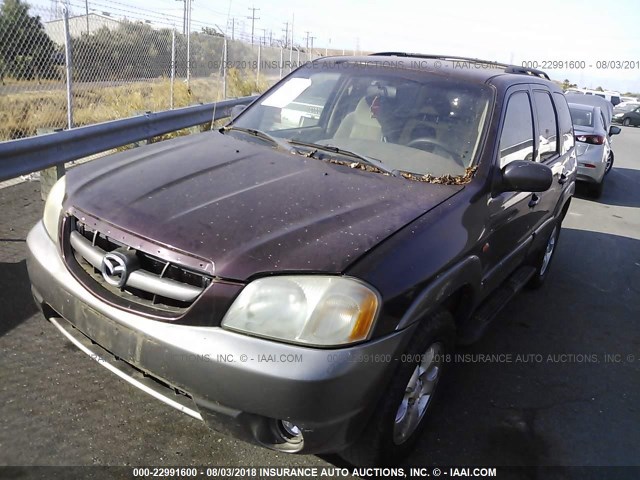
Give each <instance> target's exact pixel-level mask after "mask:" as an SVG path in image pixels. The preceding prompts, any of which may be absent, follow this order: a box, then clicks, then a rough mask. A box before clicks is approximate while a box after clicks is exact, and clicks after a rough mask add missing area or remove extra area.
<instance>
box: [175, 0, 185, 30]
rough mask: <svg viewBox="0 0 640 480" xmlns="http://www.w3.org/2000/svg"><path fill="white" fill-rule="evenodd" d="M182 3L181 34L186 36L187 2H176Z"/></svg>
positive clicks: (181, 0)
mask: <svg viewBox="0 0 640 480" xmlns="http://www.w3.org/2000/svg"><path fill="white" fill-rule="evenodd" d="M176 2H182V5H183V6H182V34H183V35H186V34H187V0H176Z"/></svg>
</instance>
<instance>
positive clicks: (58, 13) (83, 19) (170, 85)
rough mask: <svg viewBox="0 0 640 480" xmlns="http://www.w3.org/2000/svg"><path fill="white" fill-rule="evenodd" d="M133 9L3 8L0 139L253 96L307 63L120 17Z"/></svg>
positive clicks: (7, 2) (289, 52)
mask: <svg viewBox="0 0 640 480" xmlns="http://www.w3.org/2000/svg"><path fill="white" fill-rule="evenodd" d="M75 1H78V0H75ZM101 1H102V2H109V0H101ZM89 7H96V8H98V9H100V11H96V8H91V9H90V8H89ZM134 8H135V7H132V6H127V5H126V4H124V3H118V2H115V1H113V2H110V3H98V2H86V3H73V2H66V5H65V6H64V8H63V7H62V6H61V5H60V4H59V3H54V4H52V5H50V6H48V7H47V6H42V5H33V6H29V5H28V4H27V3H25V2H24V1H22V0H4V1H3V2H1V3H0V81H1V84H0V141H5V140H12V139H16V138H22V137H28V136H33V135H38V134H41V133H47V132H50V131H52V130H55V129H66V128H71V127H77V126H82V125H89V124H93V123H98V122H104V121H108V120H113V119H117V118H123V117H128V116H132V115H136V114H139V113H141V112H145V111H160V110H167V109H170V108H178V107H182V106H187V105H192V104H196V103H205V102H213V101H218V100H222V99H224V98H233V97H239V96H246V95H250V94H253V93H258V92H260V91H264V90H265V89H266V88H267V87H268V86H269V85H271V84H273V83H274V82H275V81H277V80H278V79H279V78H281V77H282V76H283V75H286V74H287V73H289V71H291V69H292V68H295V66H296V64H298V63H300V62H304V61H307V60H309V59H310V58H311V55H310V52H304V51H302V52H301V49H299V48H296V47H288V48H287V47H283V46H266V45H262V44H253V45H252V44H251V43H248V42H244V41H240V40H231V39H228V38H226V37H225V36H224V35H223V34H222V33H220V32H218V31H217V30H215V29H212V28H202V32H191V33H190V35H185V34H183V33H179V32H177V31H176V28H175V25H173V23H176V22H175V20H174V19H171V18H168V17H167V18H168V19H167V20H166V21H165V22H164V23H163V21H162V20H161V16H158V15H154V14H151V13H150V14H149V15H150V17H152V19H153V21H151V20H142V19H131V18H125V17H126V15H127V12H129V13H131V12H133V11H134V10H131V9H134ZM78 12H83V13H82V14H78ZM290 60H291V64H290Z"/></svg>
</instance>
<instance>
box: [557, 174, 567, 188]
mask: <svg viewBox="0 0 640 480" xmlns="http://www.w3.org/2000/svg"><path fill="white" fill-rule="evenodd" d="M567 180H569V176H568V175H567V173H566V172H562V174H561V175H560V178H558V183H559V184H560V185H564V184H565V183H567Z"/></svg>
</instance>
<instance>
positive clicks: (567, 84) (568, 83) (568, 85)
mask: <svg viewBox="0 0 640 480" xmlns="http://www.w3.org/2000/svg"><path fill="white" fill-rule="evenodd" d="M570 86H571V82H570V81H569V79H567V78H565V79H564V81H563V82H562V89H563V90H566V89H567V88H569V87H570Z"/></svg>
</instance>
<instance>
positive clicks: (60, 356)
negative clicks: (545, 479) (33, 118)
mask: <svg viewBox="0 0 640 480" xmlns="http://www.w3.org/2000/svg"><path fill="white" fill-rule="evenodd" d="M614 151H615V152H616V161H615V165H614V168H613V171H612V172H611V173H610V175H609V177H608V178H607V183H606V185H605V190H604V194H603V196H602V198H601V199H599V200H592V199H590V198H589V197H588V196H586V194H585V193H583V189H582V188H579V189H578V196H577V198H575V199H574V201H573V203H572V206H571V209H570V211H569V214H568V216H567V218H566V220H565V222H564V225H563V230H562V234H561V237H560V243H559V247H558V250H557V253H556V256H555V259H554V263H553V265H552V267H551V268H552V270H551V272H550V277H549V279H548V281H547V283H546V284H545V286H544V287H543V288H542V289H540V290H537V291H526V292H523V293H521V294H519V295H518V296H516V297H515V298H514V299H513V300H512V301H511V302H510V303H509V304H508V305H507V306H506V307H505V309H504V310H503V311H502V313H501V314H500V316H499V318H498V319H497V320H496V322H495V325H494V326H493V327H492V328H491V330H490V331H489V332H488V333H487V334H486V336H485V337H484V338H483V339H482V340H481V341H480V342H479V343H477V344H476V345H474V346H472V347H468V348H464V349H460V350H459V351H458V355H456V356H455V357H454V358H453V359H452V360H453V361H452V363H451V368H450V371H449V375H448V376H447V377H445V378H443V385H442V387H443V389H442V391H441V398H440V400H444V401H440V402H439V403H437V404H436V405H434V409H433V411H432V413H431V417H430V419H429V422H428V425H427V430H426V432H425V434H424V435H423V437H422V438H421V440H420V442H419V444H418V447H417V448H416V450H415V451H414V452H413V454H412V455H411V456H410V457H408V458H407V460H406V462H405V463H406V466H410V465H485V466H504V465H512V466H522V465H547V466H563V467H565V466H629V465H636V466H637V465H640V428H639V426H640V406H639V405H640V320H639V319H640V158H639V156H638V155H639V154H638V152H640V128H633V127H623V132H622V134H621V135H619V136H616V137H615V138H614ZM0 205H1V206H2V208H1V209H0V398H1V402H0V465H173V466H175V465H231V466H233V465H239V466H270V465H315V466H323V465H325V466H329V465H332V464H333V463H339V462H338V460H337V459H336V458H334V457H332V456H329V457H323V458H318V457H315V456H298V457H291V456H287V455H284V454H281V453H275V452H272V451H269V450H266V449H262V448H258V447H254V446H251V445H248V444H245V443H242V442H240V441H236V440H233V439H229V438H226V437H223V436H220V435H218V434H216V433H214V432H211V431H210V430H208V429H207V428H206V427H205V426H204V425H203V424H202V423H201V422H199V421H197V420H195V419H192V418H190V417H188V416H186V415H183V414H181V413H179V412H178V411H176V410H173V409H172V408H170V407H168V406H166V405H164V404H162V403H160V402H158V401H156V400H154V399H152V398H151V397H148V396H147V395H146V394H144V393H142V392H140V391H138V390H136V389H134V388H133V387H130V386H129V385H128V384H126V383H124V382H123V381H121V380H120V379H118V378H117V377H115V376H114V375H112V374H110V373H109V372H108V371H106V370H105V369H103V368H101V367H100V366H99V365H98V364H97V363H96V362H94V361H92V360H91V359H90V358H89V357H87V356H86V355H85V354H83V353H81V352H80V351H78V350H77V349H76V348H75V347H73V346H72V345H71V344H70V343H69V342H68V341H67V340H66V339H65V338H64V337H63V336H62V335H61V334H59V332H58V331H57V330H56V329H55V328H54V327H53V326H52V325H51V324H49V323H48V322H46V321H45V320H44V319H43V318H42V317H41V316H40V314H39V313H38V312H37V310H36V307H35V305H34V304H33V301H32V299H31V294H30V287H29V281H28V277H27V273H26V268H25V260H24V258H25V241H24V240H25V237H26V234H27V232H28V230H29V228H30V227H31V226H32V225H33V224H34V223H35V222H36V221H37V220H38V218H39V217H40V215H41V211H42V206H43V205H42V201H40V200H39V184H38V183H22V184H19V185H15V186H11V187H8V188H4V189H1V190H0ZM541 478H542V477H541Z"/></svg>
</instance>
